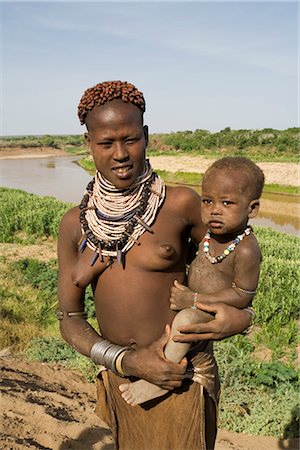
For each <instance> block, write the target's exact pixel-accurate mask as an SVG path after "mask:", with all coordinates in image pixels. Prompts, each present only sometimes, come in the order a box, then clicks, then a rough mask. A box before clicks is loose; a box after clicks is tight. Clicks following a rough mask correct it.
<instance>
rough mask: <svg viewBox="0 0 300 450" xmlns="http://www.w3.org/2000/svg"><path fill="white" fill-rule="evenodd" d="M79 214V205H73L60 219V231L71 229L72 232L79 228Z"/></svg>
mask: <svg viewBox="0 0 300 450" xmlns="http://www.w3.org/2000/svg"><path fill="white" fill-rule="evenodd" d="M79 214H80V209H79V206H74V207H73V208H71V209H69V210H68V211H67V212H66V213H65V214H64V215H63V217H62V219H61V222H60V233H65V232H70V231H72V234H73V233H74V232H76V231H78V230H80V222H79Z"/></svg>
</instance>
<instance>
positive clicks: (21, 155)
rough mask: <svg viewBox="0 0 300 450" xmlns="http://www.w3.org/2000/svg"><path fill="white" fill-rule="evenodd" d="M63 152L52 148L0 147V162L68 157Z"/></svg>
mask: <svg viewBox="0 0 300 450" xmlns="http://www.w3.org/2000/svg"><path fill="white" fill-rule="evenodd" d="M68 155H69V153H67V152H66V151H64V150H61V149H60V148H53V147H26V148H21V147H14V148H1V147H0V160H1V159H28V158H48V157H50V156H68Z"/></svg>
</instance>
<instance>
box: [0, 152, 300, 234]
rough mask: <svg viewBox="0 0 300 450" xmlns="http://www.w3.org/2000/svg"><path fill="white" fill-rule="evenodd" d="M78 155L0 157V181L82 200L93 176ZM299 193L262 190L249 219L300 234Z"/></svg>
mask: <svg viewBox="0 0 300 450" xmlns="http://www.w3.org/2000/svg"><path fill="white" fill-rule="evenodd" d="M78 159H80V157H78V156H59V157H47V158H28V159H5V160H1V161H0V168H1V172H0V185H1V186H4V187H9V188H17V189H22V190H24V191H27V192H32V193H33V194H38V195H49V196H53V197H56V198H57V199H59V200H63V201H66V202H71V203H79V202H80V200H81V198H82V195H83V191H84V188H85V186H86V185H87V183H88V182H89V180H90V179H91V176H90V175H89V174H88V173H87V172H86V171H85V170H83V169H82V168H81V167H80V166H79V165H78V164H76V161H77V160H78ZM299 216H300V203H299V197H296V196H289V195H279V194H263V196H262V199H261V208H260V212H259V215H258V217H256V218H255V219H252V220H251V222H250V223H252V224H254V225H260V226H268V227H272V228H274V229H276V230H278V231H282V232H284V233H288V234H293V235H299V230H300V220H299Z"/></svg>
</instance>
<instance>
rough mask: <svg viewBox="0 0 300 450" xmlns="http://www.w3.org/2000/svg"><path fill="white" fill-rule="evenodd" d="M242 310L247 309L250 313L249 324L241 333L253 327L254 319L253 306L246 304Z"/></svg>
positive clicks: (249, 330)
mask: <svg viewBox="0 0 300 450" xmlns="http://www.w3.org/2000/svg"><path fill="white" fill-rule="evenodd" d="M243 311H247V312H248V313H250V315H251V320H250V324H249V326H248V327H247V328H246V330H244V331H243V334H249V333H250V332H251V330H252V328H253V322H254V319H255V310H254V308H252V306H247V308H243Z"/></svg>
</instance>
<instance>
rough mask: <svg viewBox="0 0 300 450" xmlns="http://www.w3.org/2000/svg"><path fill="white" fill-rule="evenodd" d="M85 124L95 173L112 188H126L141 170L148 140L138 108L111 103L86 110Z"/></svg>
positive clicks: (114, 101)
mask: <svg viewBox="0 0 300 450" xmlns="http://www.w3.org/2000/svg"><path fill="white" fill-rule="evenodd" d="M86 123H87V128H88V132H87V133H86V141H87V144H88V146H89V148H90V151H91V153H92V156H93V159H94V162H95V165H96V168H97V170H98V171H99V172H100V173H101V174H102V175H103V176H104V177H105V178H106V179H107V180H108V181H110V182H111V183H112V184H113V185H114V186H115V187H116V188H118V189H125V188H128V187H130V186H131V185H132V184H133V183H134V182H135V180H136V179H137V177H138V176H139V175H140V174H141V173H142V171H143V168H144V163H145V152H146V146H147V141H148V129H147V127H146V126H144V127H143V118H142V112H141V111H140V109H139V108H138V107H137V106H135V105H133V104H131V103H125V102H123V101H122V100H119V99H118V100H113V101H111V102H108V103H107V104H105V105H103V106H100V107H98V106H97V107H95V108H94V109H93V110H92V111H90V112H89V113H88V115H87V120H86Z"/></svg>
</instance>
